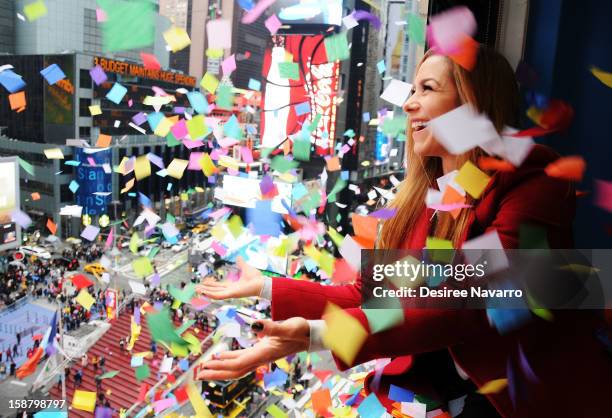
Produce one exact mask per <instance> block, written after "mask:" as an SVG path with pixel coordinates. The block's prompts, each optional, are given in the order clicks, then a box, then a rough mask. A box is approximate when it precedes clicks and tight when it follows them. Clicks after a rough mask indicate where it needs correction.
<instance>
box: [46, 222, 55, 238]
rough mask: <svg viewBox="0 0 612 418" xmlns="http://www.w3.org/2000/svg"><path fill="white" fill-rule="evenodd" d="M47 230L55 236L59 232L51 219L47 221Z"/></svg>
mask: <svg viewBox="0 0 612 418" xmlns="http://www.w3.org/2000/svg"><path fill="white" fill-rule="evenodd" d="M47 229H48V230H49V231H50V232H51V234H52V235H55V233H56V232H57V225H55V222H53V221H52V220H51V219H47Z"/></svg>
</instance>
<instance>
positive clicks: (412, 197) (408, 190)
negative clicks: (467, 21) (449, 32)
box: [377, 46, 520, 249]
mask: <svg viewBox="0 0 612 418" xmlns="http://www.w3.org/2000/svg"><path fill="white" fill-rule="evenodd" d="M433 55H434V52H432V51H431V50H430V51H427V52H426V53H425V55H424V56H423V58H422V59H421V61H420V62H419V64H418V65H417V72H418V70H419V68H420V66H421V65H422V64H423V62H425V60H427V59H428V58H429V57H431V56H433ZM446 60H447V62H448V64H449V67H450V72H451V77H452V79H453V81H454V82H455V85H456V87H457V91H458V93H459V99H460V101H461V103H462V104H464V103H469V104H470V105H472V106H473V107H474V109H476V110H477V111H478V112H480V113H484V114H485V115H486V116H487V117H488V118H489V119H490V120H491V122H492V123H493V124H494V125H495V128H496V129H497V131H498V132H501V130H502V129H503V128H504V126H506V125H507V126H517V125H518V112H519V105H520V96H519V91H518V85H517V83H516V79H515V77H514V72H513V71H512V68H511V67H510V64H509V63H508V61H506V59H505V58H504V57H503V56H502V55H500V54H499V53H497V52H495V51H493V50H491V49H488V48H486V47H484V46H481V47H480V48H479V51H478V56H477V59H476V65H475V66H474V68H473V69H472V71H467V70H465V69H463V68H462V67H461V66H459V65H457V64H456V63H455V62H454V61H452V60H450V59H448V58H446ZM406 133H407V142H406V144H407V147H406V148H407V149H406V158H407V162H408V167H407V171H406V177H405V179H404V180H403V181H402V183H401V185H400V186H399V191H398V192H397V194H396V196H395V199H394V200H393V201H392V202H391V204H390V207H392V208H396V209H397V212H396V214H395V216H393V217H392V218H391V219H389V220H387V221H386V222H385V223H384V224H383V225H382V229H381V233H380V237H379V239H378V243H377V247H378V248H385V249H391V248H401V247H402V244H403V243H404V241H405V240H406V238H407V236H408V234H409V232H410V230H411V229H412V228H414V226H415V225H416V223H417V222H418V220H419V217H420V216H421V214H422V211H423V210H424V208H425V196H426V194H427V188H428V187H433V185H434V183H435V181H436V179H437V178H438V177H440V176H442V175H443V172H442V160H441V159H440V158H439V157H425V156H419V155H416V154H415V152H414V141H413V140H412V129H411V128H410V120H409V119H408V123H407V127H406ZM482 155H484V151H482V150H481V149H480V148H474V149H473V150H471V151H468V152H466V153H464V154H461V155H457V166H458V167H461V166H462V165H463V164H464V163H465V162H466V161H471V162H473V163H474V164H476V163H477V161H478V158H479V157H480V156H482ZM473 201H474V199H472V198H471V197H469V195H468V197H467V202H466V203H467V204H472V203H473ZM469 215H470V210H469V209H462V210H461V212H460V213H459V215H458V216H457V218H456V219H453V218H452V216H451V214H450V213H448V212H438V215H437V216H438V222H437V223H436V228H435V231H434V233H433V236H435V237H438V238H443V239H447V240H450V241H452V242H453V245H454V246H455V248H458V247H459V246H460V244H461V239H462V236H463V232H464V229H465V228H466V226H467V222H468V219H469Z"/></svg>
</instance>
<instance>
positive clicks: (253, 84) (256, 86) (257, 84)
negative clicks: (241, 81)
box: [249, 78, 261, 91]
mask: <svg viewBox="0 0 612 418" xmlns="http://www.w3.org/2000/svg"><path fill="white" fill-rule="evenodd" d="M249 90H257V91H259V90H261V81H258V80H255V79H254V78H250V79H249Z"/></svg>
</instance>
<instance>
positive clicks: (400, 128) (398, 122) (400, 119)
mask: <svg viewBox="0 0 612 418" xmlns="http://www.w3.org/2000/svg"><path fill="white" fill-rule="evenodd" d="M381 129H382V131H383V133H384V134H385V135H387V136H393V137H396V136H398V135H400V134H403V133H405V132H406V116H396V117H394V118H393V119H390V118H385V120H384V121H383V123H382V125H381Z"/></svg>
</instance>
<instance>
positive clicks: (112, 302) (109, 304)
mask: <svg viewBox="0 0 612 418" xmlns="http://www.w3.org/2000/svg"><path fill="white" fill-rule="evenodd" d="M104 296H105V297H106V317H107V318H108V319H109V320H111V321H112V320H113V319H115V318H116V317H117V291H116V290H115V289H106V293H105V294H104Z"/></svg>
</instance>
